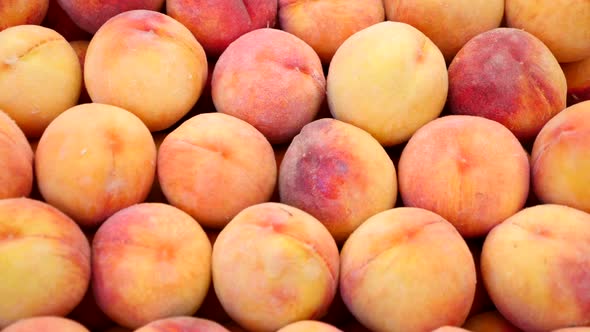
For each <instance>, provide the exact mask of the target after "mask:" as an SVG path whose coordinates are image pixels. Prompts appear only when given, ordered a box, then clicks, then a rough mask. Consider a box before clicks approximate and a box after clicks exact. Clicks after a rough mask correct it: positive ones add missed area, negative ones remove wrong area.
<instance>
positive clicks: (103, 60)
mask: <svg viewBox="0 0 590 332" xmlns="http://www.w3.org/2000/svg"><path fill="white" fill-rule="evenodd" d="M206 80H207V59H206V57H205V51H204V50H203V47H201V45H200V44H199V42H198V41H197V40H196V39H195V37H194V36H193V35H192V34H191V33H190V31H189V30H188V29H187V28H186V27H184V26H183V25H182V24H180V23H179V22H178V21H176V20H174V19H173V18H171V17H170V16H167V15H164V14H162V13H158V12H154V11H148V10H132V11H128V12H125V13H122V14H119V15H117V16H115V17H113V18H112V19H110V20H109V21H108V22H107V23H105V24H104V25H103V26H102V27H101V28H100V30H99V31H97V32H96V34H95V35H94V37H93V38H92V40H91V41H90V45H89V46H88V50H87V52H86V60H85V65H84V82H85V83H86V89H87V90H88V94H89V95H90V98H91V99H92V101H94V102H97V103H105V104H110V105H114V106H119V107H122V108H124V109H126V110H128V111H130V112H132V113H134V114H135V115H137V116H138V117H139V118H140V119H141V120H142V121H143V122H144V123H145V124H146V126H147V127H148V128H149V129H150V130H151V131H160V130H164V129H167V128H169V127H170V126H172V125H173V124H174V123H176V122H177V121H178V120H180V119H181V118H182V117H183V116H184V115H185V114H187V113H188V112H189V111H190V110H191V108H192V107H193V106H194V105H195V104H196V102H197V100H198V99H199V97H200V95H201V92H202V90H203V87H204V86H205V82H206Z"/></svg>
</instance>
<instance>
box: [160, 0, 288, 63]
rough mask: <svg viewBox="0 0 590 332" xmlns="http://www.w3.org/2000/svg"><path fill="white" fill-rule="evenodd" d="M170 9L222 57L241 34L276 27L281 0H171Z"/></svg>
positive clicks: (208, 49)
mask: <svg viewBox="0 0 590 332" xmlns="http://www.w3.org/2000/svg"><path fill="white" fill-rule="evenodd" d="M166 12H167V13H168V15H170V16H171V17H173V18H175V19H177V20H178V21H179V22H180V23H182V24H184V26H186V27H187V28H188V29H189V30H190V31H191V32H192V33H193V35H194V36H195V37H196V38H197V40H198V41H199V42H200V43H201V45H203V47H204V48H205V52H207V55H209V56H211V57H218V56H219V55H221V53H223V51H225V49H226V48H227V47H228V46H229V44H231V43H232V42H233V41H235V40H236V39H238V38H239V37H240V36H242V35H244V34H246V33H248V32H250V31H252V30H256V29H261V28H272V27H274V25H275V21H276V16H277V0H241V1H238V0H217V1H209V0H167V1H166Z"/></svg>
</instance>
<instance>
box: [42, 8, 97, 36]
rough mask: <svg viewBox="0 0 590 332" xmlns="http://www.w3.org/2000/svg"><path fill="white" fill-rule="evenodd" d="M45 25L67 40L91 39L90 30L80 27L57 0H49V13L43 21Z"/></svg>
mask: <svg viewBox="0 0 590 332" xmlns="http://www.w3.org/2000/svg"><path fill="white" fill-rule="evenodd" d="M42 25H43V26H44V27H47V28H50V29H53V30H55V31H56V32H58V33H59V34H60V35H62V36H63V37H64V38H65V39H66V40H67V41H73V40H90V38H91V37H92V35H91V34H89V33H88V32H86V31H84V30H82V29H80V27H79V26H77V25H76V23H74V21H72V19H71V18H70V17H69V16H68V14H67V13H66V12H65V11H64V10H63V9H62V8H61V6H60V5H59V3H58V2H57V0H49V8H48V9H47V15H45V19H44V20H43V22H42Z"/></svg>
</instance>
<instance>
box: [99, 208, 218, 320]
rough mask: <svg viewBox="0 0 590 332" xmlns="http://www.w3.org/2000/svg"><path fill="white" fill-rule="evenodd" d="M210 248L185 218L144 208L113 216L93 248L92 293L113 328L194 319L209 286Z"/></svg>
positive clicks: (198, 228) (178, 212)
mask: <svg viewBox="0 0 590 332" xmlns="http://www.w3.org/2000/svg"><path fill="white" fill-rule="evenodd" d="M210 269H211V243H209V239H208V238H207V235H206V234H205V232H204V231H203V229H202V228H201V226H200V225H199V224H198V223H197V222H196V221H195V220H194V219H193V218H191V217H190V216H189V215H188V214H186V213H184V212H182V211H181V210H179V209H177V208H174V207H172V206H170V205H166V204H162V203H142V204H137V205H133V206H131V207H128V208H125V209H123V210H121V211H119V212H117V213H115V214H114V215H113V216H111V217H110V218H109V219H108V220H107V221H105V222H104V224H103V225H102V226H101V227H100V228H99V229H98V231H97V232H96V235H95V237H94V241H93V242H92V289H93V291H94V296H95V298H96V302H97V304H98V306H99V307H100V308H101V309H102V310H103V311H104V312H105V313H106V314H107V315H108V316H109V317H110V318H111V319H112V320H113V321H114V322H116V323H117V324H119V325H121V326H123V327H127V328H130V329H137V328H139V327H141V326H143V325H145V324H148V323H150V322H152V321H154V320H158V319H163V318H168V317H173V316H184V315H192V314H194V313H195V312H196V311H197V309H198V308H199V306H200V305H201V303H202V302H203V299H204V298H205V294H206V293H207V289H208V287H209V284H210V280H211V270H210Z"/></svg>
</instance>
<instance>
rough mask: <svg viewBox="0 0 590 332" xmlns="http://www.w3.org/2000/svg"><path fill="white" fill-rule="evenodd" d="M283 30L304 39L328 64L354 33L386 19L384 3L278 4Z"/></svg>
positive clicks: (290, 0) (288, 0)
mask: <svg viewBox="0 0 590 332" xmlns="http://www.w3.org/2000/svg"><path fill="white" fill-rule="evenodd" d="M278 17H279V23H280V25H281V29H282V30H284V31H287V32H289V33H292V34H294V35H295V36H297V37H299V38H301V39H303V40H304V41H305V42H306V43H307V44H309V45H310V46H311V47H313V49H314V50H315V51H316V53H317V54H318V55H319V56H320V59H322V62H323V63H325V64H329V63H330V60H331V59H332V57H333V56H334V53H336V50H337V49H338V47H340V45H342V43H343V42H344V41H345V40H346V39H347V38H348V37H350V36H351V35H352V34H354V33H355V32H358V31H360V30H362V29H364V28H367V27H369V26H371V25H373V24H377V23H379V22H382V21H383V20H384V19H385V11H384V9H383V2H382V1H381V0H365V1H356V0H344V1H343V0H320V1H315V0H306V1H297V0H279V16H278Z"/></svg>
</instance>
